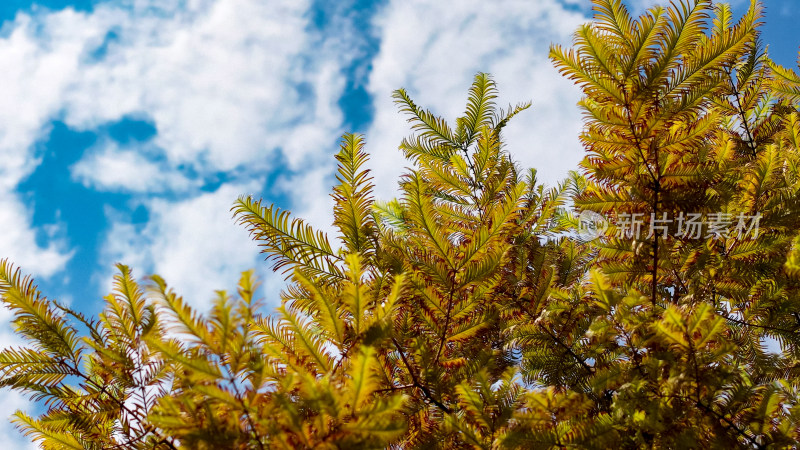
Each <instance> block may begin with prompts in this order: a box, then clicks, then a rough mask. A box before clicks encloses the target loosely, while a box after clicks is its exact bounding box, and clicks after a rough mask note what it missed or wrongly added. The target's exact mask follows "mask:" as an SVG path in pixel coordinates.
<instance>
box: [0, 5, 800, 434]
mask: <svg viewBox="0 0 800 450" xmlns="http://www.w3.org/2000/svg"><path fill="white" fill-rule="evenodd" d="M444 3H445V2H435V1H432V0H413V1H408V0H403V1H399V0H398V1H394V0H392V1H377V0H376V1H366V0H365V1H341V2H330V1H321V0H318V1H311V0H306V1H298V0H273V1H264V0H118V1H116V0H114V1H112V0H109V1H87V0H80V1H55V0H53V1H37V2H32V1H29V0H5V1H3V2H0V21H1V22H2V27H0V67H3V70H2V71H0V86H2V90H3V91H2V93H0V230H2V231H0V257H8V258H10V259H12V260H13V261H15V262H16V263H17V264H19V265H21V266H22V268H23V270H24V271H25V272H27V273H32V274H34V275H36V277H37V281H38V282H39V283H40V285H41V287H42V289H43V291H44V292H45V294H46V295H48V296H49V297H54V298H59V299H61V300H63V301H67V302H69V303H71V304H72V305H73V306H74V307H76V308H77V309H80V310H82V311H86V312H90V313H97V312H98V310H99V308H100V304H101V303H100V301H101V297H102V295H103V293H104V292H106V291H107V289H108V286H109V284H110V283H109V280H110V276H111V274H112V265H113V263H114V262H117V261H120V262H124V263H126V264H129V265H131V266H133V268H134V270H135V273H136V274H139V275H147V274H150V273H159V274H161V275H162V276H164V277H165V278H166V279H167V281H168V282H170V283H171V284H172V285H173V286H175V288H176V290H178V291H179V292H181V293H183V294H184V295H185V296H186V297H187V299H188V300H189V301H190V302H191V303H193V304H195V305H197V306H199V307H201V308H202V307H205V306H206V305H207V303H208V300H209V299H210V298H211V295H212V292H213V290H215V289H224V288H232V287H233V286H234V284H235V281H236V279H237V274H238V273H239V272H240V271H242V270H246V269H248V268H252V267H255V268H257V269H258V270H259V272H260V274H261V276H262V278H263V279H264V280H265V282H266V283H265V290H264V296H265V297H266V298H267V299H268V300H271V301H273V302H277V292H278V289H279V287H280V285H281V277H278V276H275V275H274V274H271V273H269V272H268V271H267V270H266V265H265V264H264V263H263V262H261V261H260V260H261V258H260V257H259V255H258V249H257V247H256V246H255V244H254V243H252V242H251V241H250V240H249V238H248V236H247V234H246V232H245V231H244V230H243V229H242V228H241V227H237V226H236V225H234V224H233V222H232V220H231V218H230V213H229V212H228V209H229V208H230V205H231V204H232V203H233V201H234V200H235V199H236V197H237V196H239V195H242V194H251V193H252V194H256V195H259V196H263V197H265V198H266V199H267V200H268V201H271V202H275V203H277V204H279V205H281V206H282V207H286V208H290V209H291V210H292V211H294V212H296V213H297V215H299V216H302V217H306V218H308V219H309V220H310V221H311V222H312V223H313V224H314V225H316V226H318V227H319V228H321V229H323V230H327V229H330V207H331V202H330V199H329V197H328V195H327V194H328V192H329V189H330V187H331V186H332V184H333V171H334V169H335V163H334V160H333V154H334V153H335V152H336V150H337V145H338V139H339V136H340V135H341V134H342V133H343V132H346V131H357V132H362V133H365V134H366V138H367V143H368V144H367V148H368V150H369V151H370V153H371V154H372V155H373V158H372V168H373V170H374V174H375V179H376V184H377V191H378V193H379V196H381V197H384V198H385V197H388V196H391V195H392V193H393V192H394V180H396V177H397V175H398V174H399V173H400V171H401V169H402V167H404V162H403V160H402V158H401V156H400V154H399V152H398V151H397V150H396V149H397V144H398V143H399V142H400V139H401V138H402V137H403V136H404V135H405V134H407V127H406V123H405V121H404V119H403V117H401V116H400V115H398V114H397V113H396V109H395V107H394V105H393V104H392V101H391V98H390V94H391V91H392V90H394V89H396V88H399V87H406V88H407V89H408V90H409V91H410V92H411V93H412V95H413V96H414V98H416V99H418V100H419V103H421V104H423V105H426V106H429V107H431V108H432V109H434V110H435V111H436V112H439V113H442V114H445V115H446V116H448V117H453V116H454V115H455V114H457V113H459V112H460V110H461V109H462V107H463V100H464V95H465V91H466V88H467V87H468V86H469V83H470V81H471V79H472V76H473V75H474V73H475V72H477V71H487V72H490V73H492V74H494V76H495V79H496V80H497V81H498V84H499V87H500V89H501V94H502V97H501V104H504V103H517V102H519V101H525V100H532V101H533V108H532V109H531V110H530V111H528V112H527V113H526V114H524V115H522V116H519V118H518V119H516V120H515V123H513V124H512V125H511V126H510V127H509V130H508V134H507V137H508V141H509V148H510V149H511V151H512V152H513V153H514V155H515V157H516V158H517V160H518V161H519V162H520V163H521V164H523V165H526V166H533V167H536V168H537V169H539V171H540V174H541V176H542V178H543V180H544V181H546V182H550V183H553V182H555V181H557V180H559V179H560V178H561V177H563V176H564V174H565V173H566V171H567V170H570V169H572V168H573V167H574V166H575V164H576V163H577V162H578V161H579V159H580V158H581V154H582V150H581V148H580V146H579V144H578V140H577V136H578V132H579V130H580V127H581V122H580V114H579V112H578V110H577V108H576V107H575V103H576V102H577V100H578V98H579V92H578V91H577V89H576V88H574V87H573V86H572V85H571V84H570V83H569V82H568V81H566V80H563V79H561V78H560V77H559V75H558V73H557V71H555V70H554V69H553V68H552V66H551V65H550V63H549V62H548V60H547V50H548V45H549V44H550V43H551V42H560V43H568V42H569V39H570V35H571V33H572V31H573V30H574V29H575V28H576V27H577V26H578V25H579V24H580V23H582V22H585V21H586V20H587V14H588V3H589V2H588V0H538V1H536V2H530V1H507V2H501V3H502V4H501V3H492V8H487V7H486V4H485V3H484V2H481V1H478V0H465V1H462V2H458V3H454V4H453V5H455V6H453V5H445V4H444ZM629 3H630V4H632V5H633V6H634V7H635V8H639V9H640V8H642V7H644V6H648V5H651V4H653V3H654V2H652V1H648V0H632V1H630V2H629ZM743 3H744V2H742V1H741V0H739V1H735V2H734V4H735V6H736V7H737V8H738V10H740V11H741V9H742V8H743V7H744V5H743ZM765 3H766V6H767V17H766V23H767V25H766V26H765V27H764V28H763V33H764V38H765V41H766V42H767V43H768V44H769V45H770V53H771V55H772V56H773V57H774V58H775V59H776V60H777V61H778V62H780V63H782V64H785V65H790V66H792V67H795V60H796V55H797V50H798V45H800V37H799V36H798V35H797V34H796V33H794V32H793V30H794V29H795V26H796V24H797V23H798V20H800V3H797V2H796V1H795V0H767V1H766V2H765ZM9 318H10V317H9V315H8V314H7V313H4V312H0V320H2V321H3V323H7V322H8V320H9ZM0 343H2V344H3V345H10V344H14V343H16V341H15V340H14V338H13V336H12V335H11V333H10V330H9V328H8V326H6V325H2V326H0ZM0 396H2V399H3V401H2V406H0V415H1V416H7V415H8V414H10V413H11V412H13V411H14V409H16V408H17V407H22V406H24V401H22V400H21V399H20V398H19V397H16V396H13V395H11V394H8V393H3V394H0ZM3 435H6V436H8V437H9V438H11V437H13V438H14V439H17V436H16V434H15V432H14V431H13V430H12V429H11V428H10V427H9V426H7V425H3V424H0V437H2V436H3Z"/></svg>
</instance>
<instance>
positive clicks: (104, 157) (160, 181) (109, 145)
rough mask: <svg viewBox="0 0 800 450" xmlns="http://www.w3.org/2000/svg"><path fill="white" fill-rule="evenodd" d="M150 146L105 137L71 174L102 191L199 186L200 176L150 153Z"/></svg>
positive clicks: (152, 190) (182, 189)
mask: <svg viewBox="0 0 800 450" xmlns="http://www.w3.org/2000/svg"><path fill="white" fill-rule="evenodd" d="M145 147H146V146H142V145H139V146H132V147H128V148H121V147H120V146H119V145H118V144H117V143H116V142H114V141H111V140H105V141H103V142H102V144H101V145H99V146H95V148H94V149H92V150H91V151H88V152H87V153H89V155H88V156H84V157H83V158H82V159H81V160H80V161H78V163H76V164H75V165H73V166H72V167H71V168H70V169H71V174H72V177H73V178H74V179H77V180H80V181H81V182H82V183H83V184H84V186H86V187H91V188H95V189H97V190H100V191H111V192H114V191H126V192H136V193H159V192H173V193H175V192H178V193H180V192H186V191H188V190H190V189H196V188H199V187H200V186H199V183H198V180H190V179H189V178H187V177H186V176H185V175H184V174H182V173H180V172H179V171H177V170H175V169H174V167H169V166H167V165H166V164H163V163H158V162H156V161H153V160H151V159H149V158H148V157H147V153H152V151H148V150H147V149H146V148H145Z"/></svg>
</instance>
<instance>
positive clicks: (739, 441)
mask: <svg viewBox="0 0 800 450" xmlns="http://www.w3.org/2000/svg"><path fill="white" fill-rule="evenodd" d="M593 3H594V8H595V18H594V20H593V21H592V22H591V23H588V24H586V25H584V26H582V27H581V28H579V29H578V30H577V32H576V34H575V42H574V45H573V47H571V48H568V49H565V48H562V47H559V46H554V47H552V49H551V58H552V59H553V61H554V63H555V65H556V66H557V67H558V68H559V69H560V70H561V71H562V73H563V74H564V75H565V76H567V77H569V78H570V79H572V80H574V81H575V82H576V83H577V84H578V85H579V86H580V87H581V89H582V90H583V93H584V98H583V100H582V101H581V103H580V106H581V107H582V108H583V110H584V112H585V124H586V127H585V130H584V133H583V134H582V136H581V140H582V142H583V144H584V146H585V148H586V151H587V156H586V158H585V159H584V160H583V162H582V163H581V167H580V169H581V172H580V173H579V172H573V173H571V174H570V176H569V177H568V178H567V179H566V180H565V181H564V182H563V183H561V184H559V185H557V186H555V187H553V188H546V187H544V186H543V185H541V184H539V183H537V181H536V172H535V170H527V171H525V170H522V169H521V168H519V167H518V166H517V165H516V164H515V163H514V162H513V158H512V155H511V154H509V152H508V150H507V149H506V147H505V146H504V143H503V133H502V131H503V128H504V127H505V126H506V124H507V123H508V122H509V120H511V119H512V118H513V117H514V116H515V115H516V114H518V113H521V112H522V111H523V110H525V109H526V108H528V107H529V104H519V105H516V106H509V107H508V108H507V109H500V108H498V107H497V105H496V104H495V101H496V98H497V89H496V86H495V83H494V82H493V81H492V79H491V78H490V77H489V76H488V75H486V74H482V73H479V74H478V75H476V77H475V79H474V81H473V83H472V86H471V87H470V89H469V92H468V99H467V104H466V107H465V110H464V113H463V115H462V116H461V117H458V118H457V119H456V120H455V121H454V122H448V121H446V120H445V119H444V118H441V117H438V116H436V115H435V114H433V113H432V112H430V111H428V110H426V109H424V108H422V107H420V106H418V105H417V104H416V103H415V102H414V101H413V100H412V99H411V98H410V96H409V95H408V93H407V92H405V91H404V90H402V89H400V90H398V91H396V92H395V93H394V98H395V100H396V102H397V104H398V106H399V108H400V110H401V112H403V113H405V114H406V115H407V116H408V117H409V122H410V124H411V128H412V131H413V134H412V135H411V136H409V137H408V138H406V139H405V140H403V142H402V143H401V145H400V149H401V150H402V151H403V152H404V155H405V156H406V158H407V159H408V160H409V162H410V164H411V166H412V168H411V169H409V170H408V171H407V172H406V173H405V174H404V175H403V176H402V178H401V179H400V183H399V196H398V198H397V199H394V200H390V201H386V202H382V201H377V200H375V199H374V198H373V194H372V188H373V186H372V184H371V179H370V175H369V171H368V170H367V169H365V163H366V162H367V159H368V155H367V153H366V152H365V147H364V140H363V139H362V137H361V136H357V135H345V136H344V137H343V138H342V142H341V147H340V150H339V152H338V154H337V155H336V159H337V160H338V165H339V166H338V173H337V176H336V178H337V184H336V186H335V187H334V188H333V192H332V196H333V198H334V201H335V205H334V210H333V217H334V227H335V229H336V236H335V239H338V244H336V245H335V244H334V243H332V241H331V238H330V237H329V236H327V235H325V234H324V233H320V232H318V231H315V230H314V229H313V228H312V227H311V226H310V225H309V224H307V223H306V222H304V221H303V220H302V219H298V218H293V217H291V216H290V213H289V212H287V211H283V210H280V209H278V208H277V207H276V206H274V205H267V204H266V203H264V202H262V201H261V200H257V199H255V198H252V197H242V198H240V199H239V200H238V201H237V202H236V203H235V205H234V207H233V213H234V217H235V218H236V219H237V221H238V222H239V223H241V224H242V225H243V226H244V227H245V228H247V230H249V232H250V233H251V235H252V237H253V239H254V240H255V241H256V242H257V244H258V245H260V246H261V248H262V251H263V253H264V255H265V256H266V258H267V260H268V261H269V262H270V264H271V267H272V268H273V269H274V270H280V271H282V272H283V273H284V274H286V276H287V280H288V284H287V287H286V288H285V289H284V291H283V292H282V293H281V306H280V307H278V308H277V309H276V310H275V311H274V312H272V311H269V310H267V309H266V308H265V306H264V305H262V304H261V301H260V300H259V295H258V293H257V287H258V282H257V280H255V278H254V275H253V273H252V272H245V273H244V274H242V277H241V279H240V281H239V283H238V286H237V288H236V291H235V292H234V293H227V292H224V291H220V292H218V293H217V295H216V299H215V301H214V303H213V306H212V308H211V310H210V312H208V313H207V314H201V313H199V312H198V311H196V310H195V309H193V308H192V307H190V306H189V305H188V303H187V302H186V301H184V300H183V299H182V298H181V297H179V296H178V295H177V294H176V293H175V292H173V291H172V290H171V289H170V288H169V287H168V286H167V284H166V282H165V281H164V280H162V279H161V278H160V277H158V276H152V277H150V278H149V280H148V281H145V282H140V281H136V280H135V279H134V278H133V277H132V275H131V271H130V269H129V268H127V267H125V266H122V265H120V266H118V271H119V273H118V275H117V276H116V278H115V284H114V292H112V293H111V294H110V295H109V296H108V297H106V298H105V308H104V310H103V312H102V313H101V314H100V316H99V317H98V318H97V319H93V318H87V317H84V316H83V315H81V314H79V313H76V312H75V311H73V310H71V309H69V308H67V307H65V306H63V305H61V304H59V303H58V302H55V301H51V300H47V299H46V298H45V297H43V296H42V295H41V294H40V293H39V291H38V289H37V288H36V287H35V286H34V284H33V281H32V280H31V279H30V278H29V277H25V276H23V275H21V272H20V271H19V269H15V268H14V267H13V266H12V265H11V264H10V263H9V262H7V261H3V262H2V263H0V297H1V298H2V300H3V302H4V304H5V305H6V306H7V307H9V308H10V309H11V310H12V311H13V312H14V314H15V320H14V326H15V329H16V331H17V333H18V334H19V335H20V336H21V337H23V338H24V339H25V340H26V341H27V342H28V344H29V345H28V346H27V347H22V348H10V349H5V350H3V351H2V352H0V385H2V386H3V387H7V388H11V389H15V390H18V391H21V392H23V393H25V394H28V395H29V396H30V397H31V398H32V399H34V400H39V401H40V402H42V404H43V406H44V408H45V412H44V413H43V414H42V415H41V416H39V417H37V418H35V417H30V416H28V415H26V414H24V413H21V412H18V413H17V414H16V415H15V417H14V418H13V421H14V422H15V423H16V425H17V426H18V427H19V428H20V430H21V431H22V432H23V433H25V434H26V435H28V436H30V437H31V438H32V439H34V440H35V441H37V442H38V443H39V444H40V445H41V446H42V447H43V448H47V449H50V448H52V449H60V448H75V449H84V448H87V449H94V448H98V449H100V448H129V449H140V448H141V449H143V448H173V449H176V448H209V449H210V448H255V449H264V448H486V449H488V448H525V449H527V448H566V447H578V448H608V447H612V446H618V447H622V448H653V447H663V448H706V447H713V448H717V447H723V446H732V447H756V448H767V447H769V448H792V447H793V446H797V445H798V439H799V438H800V406H798V395H799V394H800V392H798V389H799V388H800V386H798V377H797V375H798V373H797V372H798V370H800V368H799V366H798V360H800V353H798V352H799V351H800V350H798V335H800V334H799V333H798V331H800V315H799V314H800V313H799V312H798V311H800V304H798V302H799V301H800V300H798V292H797V289H798V282H799V281H800V280H798V277H800V231H799V230H800V216H798V215H799V214H800V207H798V206H800V205H798V200H799V199H800V177H799V176H798V170H800V169H799V168H798V167H800V164H799V163H800V160H798V142H800V119H798V111H799V110H798V107H800V77H798V76H797V74H796V72H794V71H792V70H789V69H785V68H782V67H780V66H778V65H776V64H774V63H773V62H772V61H770V59H769V57H768V55H767V54H766V52H765V50H764V46H763V44H762V43H761V41H760V39H759V33H758V27H759V21H760V20H761V6H760V5H759V4H758V3H756V2H753V3H752V5H751V7H750V9H749V10H748V12H747V13H746V14H745V15H744V16H743V17H742V18H740V19H739V20H734V18H733V16H732V13H731V10H730V8H729V7H728V6H726V5H721V4H712V2H711V1H710V0H680V1H675V2H673V3H671V4H670V6H668V7H664V8H662V7H654V8H652V9H650V10H649V11H648V12H646V13H645V14H643V15H642V16H640V17H638V18H633V17H631V15H630V13H629V12H628V9H627V8H626V7H625V5H624V4H623V3H622V1H621V0H594V1H593ZM587 212H590V213H594V214H599V215H601V216H603V217H605V218H607V219H608V220H609V222H610V226H609V228H608V229H607V230H606V232H605V233H603V234H600V235H599V236H597V238H596V239H589V238H587V237H586V235H584V234H582V233H581V229H580V224H581V220H582V218H584V217H585V214H586V213H587ZM693 214H699V215H700V216H698V217H702V218H705V219H708V220H711V219H709V218H715V220H716V223H717V228H716V229H714V230H711V229H709V228H708V227H706V228H705V229H700V233H699V234H700V236H699V237H696V236H694V235H693V234H692V233H689V232H687V231H686V230H687V224H688V223H689V222H688V220H689V219H688V218H689V217H694V216H692V215H693ZM634 215H636V216H635V217H642V218H644V222H645V223H646V224H645V225H643V232H642V233H641V235H639V234H636V233H633V231H634V230H633V229H632V228H631V227H632V226H633V221H632V218H634ZM677 217H682V218H683V220H682V221H670V220H667V219H666V218H673V219H674V218H677ZM745 217H747V218H749V220H750V221H751V223H752V220H755V219H754V218H758V220H759V222H758V225H759V227H758V230H757V232H756V231H755V230H753V229H747V230H745V229H739V230H738V231H730V230H728V231H725V230H723V229H722V228H721V227H722V225H724V224H728V225H730V227H729V228H731V229H732V230H736V225H737V223H736V221H737V220H739V218H742V219H743V218H745ZM695 218H697V217H695ZM647 219H650V220H649V221H648V220H647ZM656 219H661V222H656ZM723 219H724V220H727V221H728V222H725V221H724V220H723ZM655 223H659V224H661V226H659V227H653V232H648V231H649V230H648V229H647V224H655ZM721 224H722V225H721ZM767 342H772V343H773V344H771V345H773V346H775V345H777V346H778V347H779V350H778V351H777V352H775V351H768V348H767Z"/></svg>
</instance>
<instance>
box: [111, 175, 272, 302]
mask: <svg viewBox="0 0 800 450" xmlns="http://www.w3.org/2000/svg"><path fill="white" fill-rule="evenodd" d="M255 188H257V185H254V184H251V185H246V184H245V185H235V184H228V185H225V186H223V187H221V188H219V189H218V190H217V191H215V192H212V193H203V194H201V195H198V196H196V197H194V198H189V199H187V200H179V201H168V200H163V199H150V200H146V201H145V202H146V204H147V207H148V209H149V211H150V220H149V221H148V223H147V224H146V225H145V226H144V228H143V229H141V230H137V228H136V226H135V225H133V224H130V223H125V222H124V221H122V220H119V221H116V222H115V224H114V225H113V227H112V228H111V230H110V231H109V233H108V237H107V242H106V245H105V255H104V257H103V262H104V264H105V266H108V267H111V265H112V264H113V263H114V262H122V263H123V264H127V265H129V266H131V267H133V268H135V270H136V273H138V274H139V275H145V274H150V273H157V274H159V275H161V276H162V277H163V278H164V279H165V280H166V281H167V283H168V284H169V285H170V286H172V287H173V288H175V291H176V292H177V293H178V294H180V295H182V296H184V298H186V299H187V301H189V302H190V303H192V304H194V305H195V306H198V307H199V308H200V310H201V311H204V310H205V309H206V308H207V307H208V305H209V300H210V299H211V298H212V297H213V295H214V290H217V289H224V290H232V289H234V288H235V286H236V282H237V281H238V279H239V274H240V273H241V271H243V270H247V269H250V268H253V267H255V266H256V265H257V264H258V257H257V255H258V248H257V247H256V245H255V244H254V243H253V242H252V241H251V240H250V238H249V236H248V235H247V232H246V231H245V229H244V228H243V227H241V226H238V225H236V224H234V222H233V220H232V219H231V216H230V214H229V213H227V211H228V210H229V209H230V207H231V205H232V204H233V200H234V199H236V197H237V196H239V195H240V194H241V193H243V192H248V191H252V190H253V189H255ZM108 279H109V280H110V277H108ZM106 287H107V288H108V287H110V282H108V283H107V286H106ZM275 297H277V295H276V296H275ZM273 304H274V302H273Z"/></svg>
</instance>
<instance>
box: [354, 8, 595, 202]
mask: <svg viewBox="0 0 800 450" xmlns="http://www.w3.org/2000/svg"><path fill="white" fill-rule="evenodd" d="M431 18H435V20H431ZM585 21H586V18H585V17H583V16H582V15H581V14H580V13H579V12H574V11H570V10H568V9H567V8H565V7H564V6H562V5H560V4H559V2H557V1H555V0H547V1H537V2H522V1H510V2H504V3H503V4H502V5H496V6H493V7H491V8H487V7H486V6H485V3H484V2H480V1H477V0H475V1H465V2H460V3H459V4H458V7H457V8H455V7H453V6H452V5H451V4H448V3H443V2H434V1H428V0H417V1H393V2H391V3H390V4H389V5H388V6H387V7H386V9H385V10H384V11H383V13H382V14H381V15H380V17H379V18H378V22H377V23H378V25H379V26H380V29H381V37H382V41H381V47H380V53H379V54H378V56H377V57H376V58H375V61H374V69H373V71H372V73H371V77H370V83H369V92H370V93H371V94H372V95H373V98H374V104H375V109H376V115H375V120H374V121H373V123H372V126H371V127H370V129H369V131H368V132H367V142H368V147H367V148H368V150H369V151H370V153H371V154H372V155H373V164H372V167H373V169H374V170H375V175H376V176H375V178H376V180H377V182H378V185H379V188H380V189H379V192H380V193H381V194H382V196H386V195H392V194H391V193H392V192H393V191H394V189H395V188H396V183H395V180H397V176H398V174H399V173H400V171H401V169H402V168H403V167H405V166H407V165H408V164H407V162H406V161H405V160H403V158H402V155H401V153H400V151H398V150H397V146H398V145H399V143H400V141H401V140H402V138H403V137H405V136H407V135H408V134H410V133H409V127H408V124H407V122H406V118H405V117H402V116H401V115H400V114H398V113H397V108H396V106H395V105H393V103H392V99H391V97H390V95H391V92H392V91H393V90H395V89H397V88H400V87H404V88H405V89H406V90H407V91H408V92H409V94H410V95H411V96H412V98H413V99H414V100H415V101H416V102H417V104H418V105H420V106H423V107H425V108H429V109H431V110H432V111H433V112H434V113H436V114H440V115H443V116H444V117H446V118H447V119H449V120H451V121H452V120H453V119H454V118H455V117H456V116H457V115H460V114H461V113H462V112H463V108H464V105H465V102H466V93H467V88H468V87H469V85H470V84H471V82H472V78H473V76H474V75H475V73H477V72H479V71H481V72H489V73H491V74H492V75H493V76H494V79H495V80H496V82H497V83H498V87H499V89H500V95H501V98H500V99H498V106H501V107H506V106H507V105H508V104H509V103H513V104H516V103H519V102H522V101H527V100H531V101H533V107H532V108H531V110H529V111H526V112H525V113H523V114H521V115H519V116H517V117H516V118H514V120H513V121H512V122H511V123H510V124H509V126H508V127H507V128H506V131H505V136H506V142H507V144H508V149H509V150H510V152H511V153H512V156H513V157H514V158H515V159H516V160H517V161H519V162H520V163H521V164H522V165H523V166H526V167H529V166H531V167H536V168H537V169H539V175H540V180H541V181H546V182H548V183H550V184H553V183H555V182H557V181H558V180H560V179H561V178H563V177H564V176H565V175H566V172H567V171H568V170H571V169H574V168H575V166H576V164H577V162H578V161H579V160H580V159H581V157H582V148H581V146H580V144H579V142H578V134H579V132H580V129H581V117H580V113H579V111H578V109H577V107H576V106H575V104H576V102H577V101H578V100H579V98H580V92H579V90H578V89H577V88H576V87H574V86H573V85H572V84H571V82H569V81H568V80H565V79H563V78H562V77H561V76H560V75H559V74H558V72H557V70H555V69H554V68H553V67H552V64H551V63H550V61H549V60H548V58H547V55H548V50H549V45H550V43H551V42H553V41H555V42H560V43H569V42H570V38H571V35H572V33H573V31H574V30H575V29H576V28H577V27H578V26H579V25H580V24H581V23H583V22H585Z"/></svg>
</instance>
